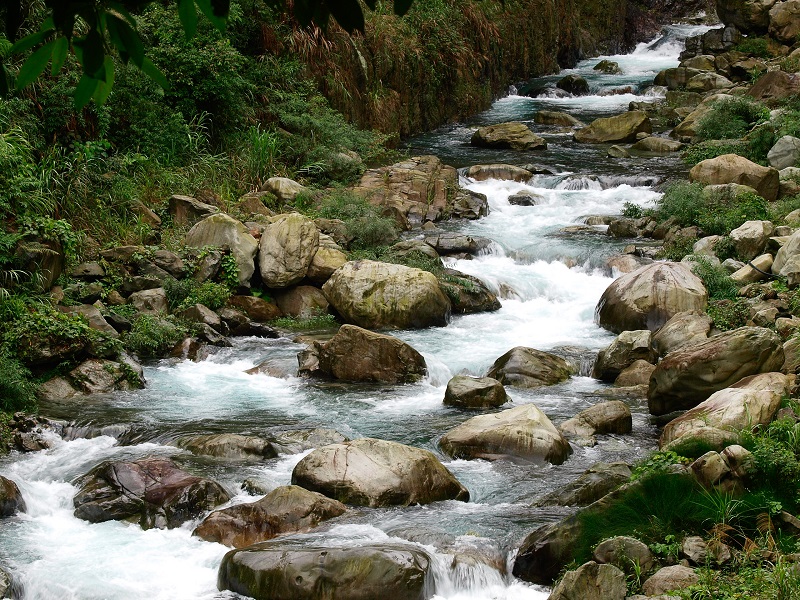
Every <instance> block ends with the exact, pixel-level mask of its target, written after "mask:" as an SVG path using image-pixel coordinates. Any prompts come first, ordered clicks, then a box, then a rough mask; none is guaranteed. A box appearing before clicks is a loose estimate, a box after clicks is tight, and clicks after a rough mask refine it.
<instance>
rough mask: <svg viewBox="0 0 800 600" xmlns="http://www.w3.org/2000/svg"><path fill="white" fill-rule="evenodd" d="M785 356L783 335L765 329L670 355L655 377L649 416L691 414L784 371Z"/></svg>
mask: <svg viewBox="0 0 800 600" xmlns="http://www.w3.org/2000/svg"><path fill="white" fill-rule="evenodd" d="M783 361H784V354H783V346H782V341H781V338H780V336H778V334H777V333H775V332H774V331H771V330H769V329H765V328H763V327H740V328H739V329H734V330H733V331H726V332H724V333H721V334H719V335H717V336H715V337H712V338H709V339H708V340H706V341H704V342H700V343H698V344H693V345H691V346H686V347H684V348H682V349H680V350H676V351H674V352H671V353H670V354H668V355H667V356H665V357H664V358H663V359H662V360H661V362H660V363H659V364H658V365H657V366H656V370H655V371H653V375H652V376H651V378H650V389H649V390H648V394H647V399H648V406H649V408H650V413H651V414H654V415H663V414H667V413H669V412H672V411H674V410H683V409H689V408H693V407H695V406H697V405H698V404H700V403H701V402H703V401H704V400H706V399H707V398H708V397H709V396H711V394H713V393H714V392H717V391H719V390H721V389H723V388H726V387H730V386H732V385H733V384H735V383H736V382H737V381H740V380H741V379H743V378H745V377H748V376H749V375H756V374H758V373H770V372H773V371H779V370H780V368H781V367H782V366H783Z"/></svg>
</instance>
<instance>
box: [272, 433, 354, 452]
mask: <svg viewBox="0 0 800 600" xmlns="http://www.w3.org/2000/svg"><path fill="white" fill-rule="evenodd" d="M349 441H350V439H349V438H347V437H346V436H344V435H342V434H341V433H339V432H338V431H336V430H335V429H330V428H327V427H315V428H314V429H292V430H290V431H284V432H282V433H279V434H277V435H276V436H275V438H274V439H273V440H272V442H271V445H272V447H273V448H274V449H275V452H277V453H278V454H298V453H300V452H305V451H306V450H313V449H314V448H319V447H320V446H327V445H328V444H342V443H344V442H349Z"/></svg>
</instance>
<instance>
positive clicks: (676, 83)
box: [653, 67, 700, 91]
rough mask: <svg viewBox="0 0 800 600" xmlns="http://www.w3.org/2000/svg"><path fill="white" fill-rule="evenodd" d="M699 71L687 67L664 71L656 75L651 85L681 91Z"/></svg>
mask: <svg viewBox="0 0 800 600" xmlns="http://www.w3.org/2000/svg"><path fill="white" fill-rule="evenodd" d="M699 74H700V71H699V70H697V69H690V68H687V67H672V68H670V69H664V70H663V71H661V72H660V73H659V74H658V75H656V77H655V79H654V80H653V83H654V84H655V85H662V86H666V88H667V89H668V90H671V91H674V90H682V89H683V88H685V87H686V83H687V82H688V81H689V80H690V79H691V78H692V77H694V76H695V75H699Z"/></svg>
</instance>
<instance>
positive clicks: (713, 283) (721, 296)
mask: <svg viewBox="0 0 800 600" xmlns="http://www.w3.org/2000/svg"><path fill="white" fill-rule="evenodd" d="M692 271H694V274H695V275H697V276H698V277H699V278H700V279H702V280H703V285H705V286H706V289H707V290H708V298H709V300H736V299H737V298H738V297H739V285H738V284H737V283H736V282H735V281H734V280H733V279H731V277H730V275H728V272H727V271H726V270H725V269H724V268H722V267H721V266H719V265H715V264H714V263H712V262H711V260H709V258H708V257H706V256H700V255H697V254H696V255H694V256H693V263H692Z"/></svg>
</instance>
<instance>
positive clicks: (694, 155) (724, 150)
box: [681, 140, 771, 166]
mask: <svg viewBox="0 0 800 600" xmlns="http://www.w3.org/2000/svg"><path fill="white" fill-rule="evenodd" d="M770 147H771V146H770ZM723 154H738V155H739V156H744V157H745V158H750V153H749V147H748V144H747V142H744V141H740V140H708V141H705V142H698V143H697V144H691V145H690V146H689V147H688V148H686V150H684V151H683V153H682V154H681V159H683V162H685V163H686V164H687V165H689V166H694V165H696V164H697V163H699V162H701V161H704V160H707V159H709V158H716V157H718V156H722V155H723ZM751 160H752V159H751Z"/></svg>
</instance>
